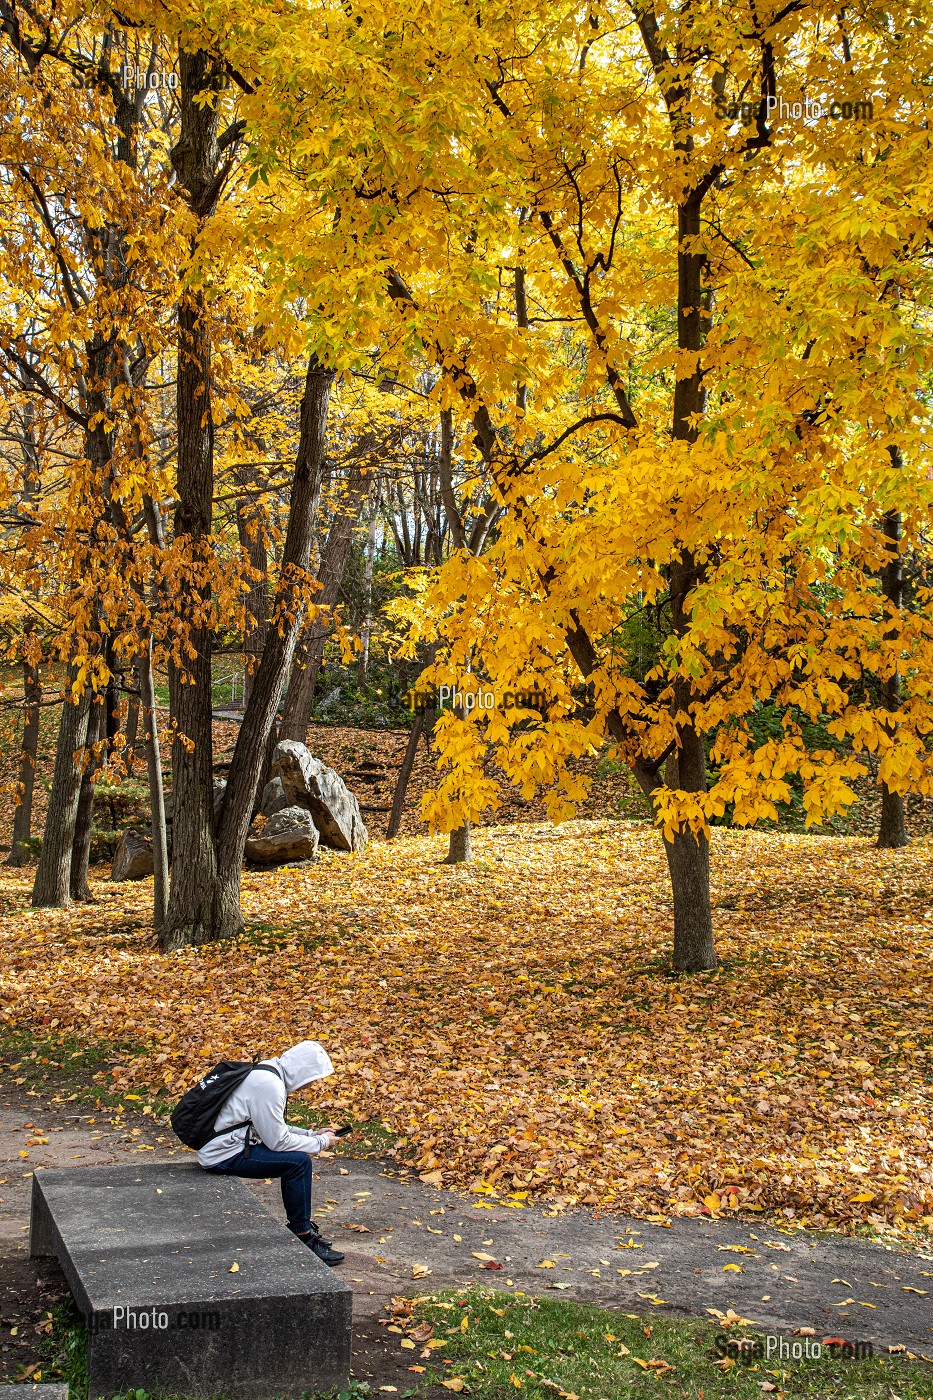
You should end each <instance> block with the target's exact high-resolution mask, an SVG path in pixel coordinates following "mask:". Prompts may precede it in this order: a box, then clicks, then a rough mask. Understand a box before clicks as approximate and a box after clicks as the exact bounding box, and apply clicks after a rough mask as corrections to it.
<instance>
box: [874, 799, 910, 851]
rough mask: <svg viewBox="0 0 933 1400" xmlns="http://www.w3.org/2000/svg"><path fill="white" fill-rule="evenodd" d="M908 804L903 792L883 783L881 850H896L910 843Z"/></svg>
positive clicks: (880, 828) (879, 836) (879, 832)
mask: <svg viewBox="0 0 933 1400" xmlns="http://www.w3.org/2000/svg"><path fill="white" fill-rule="evenodd" d="M906 805H907V804H906V802H905V800H904V794H903V793H901V792H892V791H891V789H890V788H889V787H888V785H887V783H882V784H881V822H880V824H879V827H878V849H879V850H882V851H894V850H897V849H898V847H900V846H909V845H910V837H909V836H908V835H907V820H906V811H905V808H906Z"/></svg>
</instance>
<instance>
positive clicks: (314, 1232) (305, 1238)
mask: <svg viewBox="0 0 933 1400" xmlns="http://www.w3.org/2000/svg"><path fill="white" fill-rule="evenodd" d="M288 1228H289V1229H290V1230H291V1231H292V1234H293V1235H298V1231H297V1230H292V1227H291V1225H289V1227H288ZM298 1238H299V1239H300V1240H301V1242H302V1244H310V1242H311V1241H312V1240H313V1239H319V1240H323V1241H324V1244H326V1245H328V1246H329V1245H332V1244H333V1240H328V1239H326V1238H325V1237H324V1236H323V1235H322V1234H321V1231H320V1229H319V1227H318V1223H317V1221H316V1220H312V1221H311V1233H310V1234H308V1235H298Z"/></svg>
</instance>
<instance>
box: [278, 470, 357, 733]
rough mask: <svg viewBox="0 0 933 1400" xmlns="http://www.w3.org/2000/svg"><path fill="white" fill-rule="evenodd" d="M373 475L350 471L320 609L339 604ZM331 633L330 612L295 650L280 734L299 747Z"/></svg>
mask: <svg viewBox="0 0 933 1400" xmlns="http://www.w3.org/2000/svg"><path fill="white" fill-rule="evenodd" d="M371 475H372V473H371V471H368V470H367V469H366V468H365V467H359V466H354V467H352V468H351V470H350V474H349V477H348V479H347V492H346V496H345V498H344V499H343V500H342V501H341V502H340V504H339V506H338V507H337V510H336V512H335V514H334V518H333V521H332V522H331V526H330V529H329V530H328V532H327V540H326V543H325V545H324V549H323V551H322V552H321V563H320V567H319V569H318V575H317V578H318V583H319V584H320V585H321V587H320V588H319V590H318V591H317V593H315V595H314V599H313V601H314V603H315V604H317V605H318V606H321V607H325V608H327V609H331V608H332V607H333V606H334V604H335V603H336V601H337V598H338V595H339V593H340V585H341V584H342V583H343V576H344V574H345V573H346V568H347V560H348V559H349V557H350V546H351V545H352V543H353V532H354V530H355V529H356V526H357V524H358V522H359V518H360V515H361V513H362V510H363V506H364V504H365V501H366V497H367V496H368V494H369V491H370V479H371ZM329 633H330V619H329V615H328V614H327V613H325V614H324V615H323V616H320V617H317V618H315V619H314V621H313V622H310V623H308V625H307V626H306V628H305V630H304V633H303V635H302V637H301V640H300V642H299V644H298V647H297V649H296V651H295V661H294V665H293V666H292V673H291V678H290V680H289V683H288V690H287V692H286V695H285V703H284V705H283V706H282V723H281V725H280V735H281V737H282V738H283V739H295V740H297V742H298V743H299V744H303V743H304V742H305V740H306V738H307V736H308V725H309V723H310V721H311V708H312V706H313V704H314V694H315V691H316V689H317V681H318V676H319V675H320V672H321V663H322V662H323V660H324V647H325V646H326V643H327V638H328V635H329Z"/></svg>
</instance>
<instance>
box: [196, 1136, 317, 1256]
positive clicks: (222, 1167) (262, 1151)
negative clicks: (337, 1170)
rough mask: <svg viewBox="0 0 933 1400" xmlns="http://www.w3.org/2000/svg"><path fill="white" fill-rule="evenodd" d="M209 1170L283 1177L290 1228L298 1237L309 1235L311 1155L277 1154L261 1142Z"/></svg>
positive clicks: (248, 1175) (246, 1175) (283, 1194)
mask: <svg viewBox="0 0 933 1400" xmlns="http://www.w3.org/2000/svg"><path fill="white" fill-rule="evenodd" d="M207 1170H208V1171H209V1172H217V1173H219V1174H221V1175H223V1176H244V1177H250V1178H252V1179H253V1180H263V1179H264V1178H265V1177H267V1176H277V1177H280V1178H281V1182H282V1203H283V1205H284V1206H285V1215H286V1217H287V1219H288V1228H289V1229H290V1230H294V1232H295V1234H296V1235H306V1234H307V1233H308V1231H309V1230H310V1229H311V1171H312V1165H311V1158H310V1157H309V1156H308V1154H307V1152H273V1151H272V1149H271V1148H269V1147H265V1146H264V1145H263V1144H262V1143H261V1142H260V1143H257V1144H256V1146H255V1147H250V1148H246V1149H245V1150H244V1151H243V1152H239V1153H238V1154H237V1155H236V1157H230V1158H229V1159H228V1160H227V1161H226V1162H220V1163H218V1165H217V1166H216V1167H208V1168H207Z"/></svg>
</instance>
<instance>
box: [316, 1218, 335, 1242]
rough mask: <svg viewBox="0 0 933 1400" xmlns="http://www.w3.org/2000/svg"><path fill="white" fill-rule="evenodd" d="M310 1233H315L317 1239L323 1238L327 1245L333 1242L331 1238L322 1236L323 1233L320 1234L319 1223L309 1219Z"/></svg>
mask: <svg viewBox="0 0 933 1400" xmlns="http://www.w3.org/2000/svg"><path fill="white" fill-rule="evenodd" d="M311 1233H312V1235H317V1237H318V1239H319V1240H323V1241H324V1243H325V1244H327V1245H331V1244H333V1240H329V1239H327V1238H326V1236H324V1235H322V1234H321V1227H320V1225H319V1224H318V1223H317V1221H316V1220H312V1221H311Z"/></svg>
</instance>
